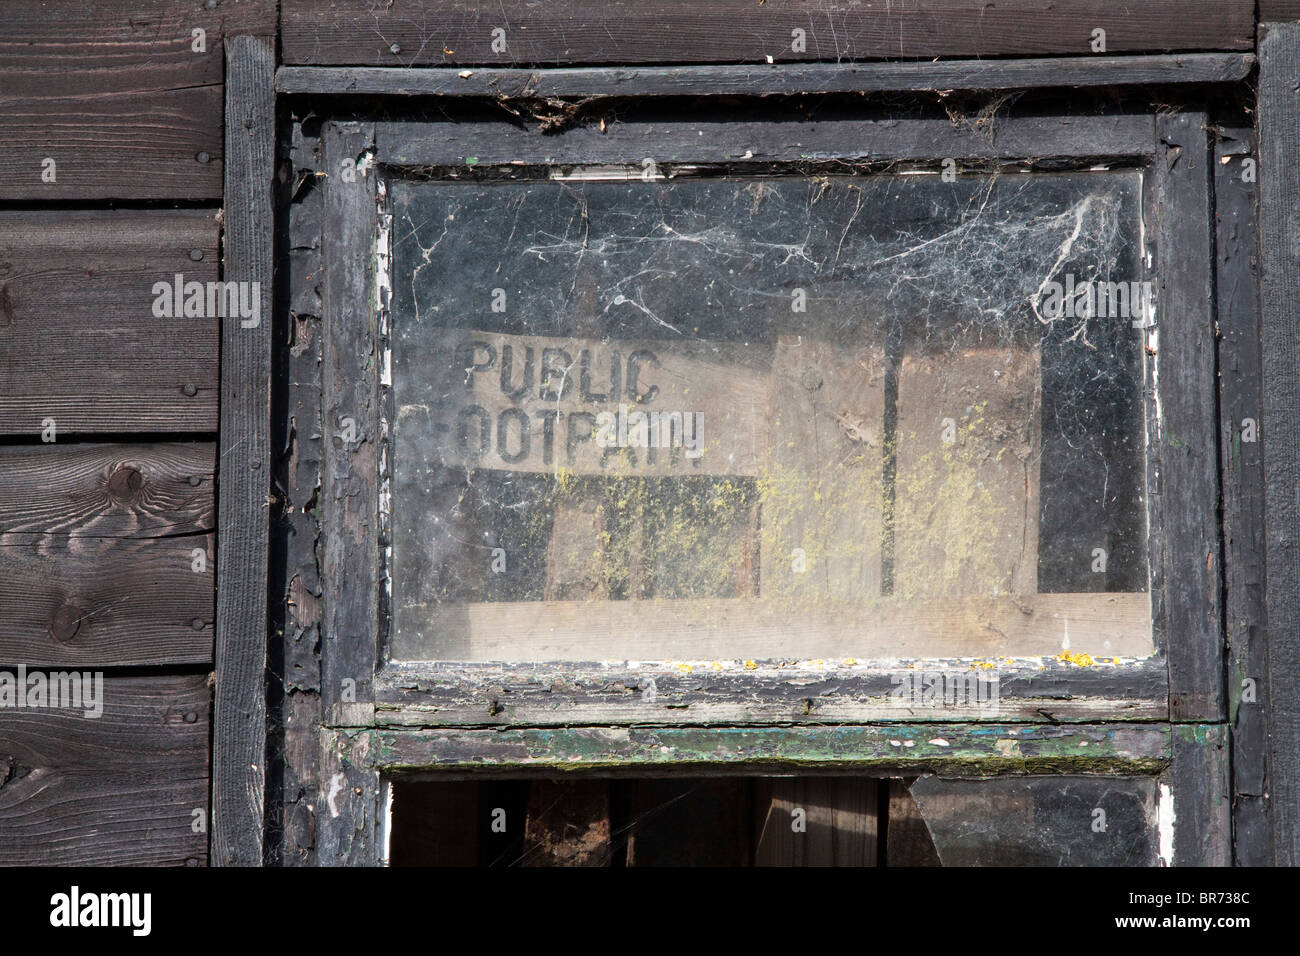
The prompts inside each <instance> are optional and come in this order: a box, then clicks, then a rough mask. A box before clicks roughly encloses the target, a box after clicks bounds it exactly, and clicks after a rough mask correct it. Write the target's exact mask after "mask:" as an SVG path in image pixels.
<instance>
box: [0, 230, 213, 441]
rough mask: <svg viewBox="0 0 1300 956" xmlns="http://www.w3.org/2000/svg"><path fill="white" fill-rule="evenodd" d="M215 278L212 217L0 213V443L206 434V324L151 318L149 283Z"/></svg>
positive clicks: (209, 398)
mask: <svg viewBox="0 0 1300 956" xmlns="http://www.w3.org/2000/svg"><path fill="white" fill-rule="evenodd" d="M177 274H182V275H183V276H184V277H185V281H191V280H193V281H198V282H205V283H206V282H209V281H212V280H214V279H216V278H217V222H216V219H215V217H214V214H213V213H212V212H208V211H202V210H170V211H161V210H160V211H156V212H154V211H150V212H125V211H122V212H70V211H50V212H45V213H40V212H4V211H0V352H3V354H4V356H5V360H4V362H3V363H0V434H8V435H24V436H28V437H30V438H31V440H32V441H37V440H39V439H40V436H41V432H42V430H43V428H44V427H45V426H44V425H43V424H42V422H43V421H44V420H45V419H47V418H50V419H53V420H54V422H55V426H56V429H57V435H56V437H57V436H66V435H68V434H71V433H75V432H129V431H134V432H165V431H182V432H204V431H215V430H216V426H217V362H218V339H217V336H218V331H217V321H216V320H215V319H207V318H171V319H167V318H161V319H160V318H157V317H155V316H154V314H153V305H154V301H155V298H156V296H155V295H154V293H153V291H152V290H153V286H154V283H156V282H168V283H174V281H175V276H176V275H177Z"/></svg>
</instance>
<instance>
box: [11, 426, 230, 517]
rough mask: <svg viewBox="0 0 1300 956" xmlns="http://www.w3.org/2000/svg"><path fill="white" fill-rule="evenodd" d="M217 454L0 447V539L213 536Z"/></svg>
mask: <svg viewBox="0 0 1300 956" xmlns="http://www.w3.org/2000/svg"><path fill="white" fill-rule="evenodd" d="M216 453H217V449H216V446H215V445H213V444H210V443H206V442H202V443H200V442H195V443H191V444H158V445H59V444H52V445H36V446H23V445H11V446H8V447H0V487H3V488H4V495H3V496H0V536H2V535H6V534H12V533H13V532H28V533H37V532H40V533H45V534H58V535H67V536H69V537H100V538H152V537H162V536H165V535H175V534H193V533H195V532H199V531H212V530H214V527H215V524H216V497H215V494H214V492H215V481H214V478H215V471H214V469H215V466H216Z"/></svg>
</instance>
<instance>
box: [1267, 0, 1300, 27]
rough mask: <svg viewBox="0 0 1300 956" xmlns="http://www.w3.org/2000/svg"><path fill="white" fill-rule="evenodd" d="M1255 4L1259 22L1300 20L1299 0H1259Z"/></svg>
mask: <svg viewBox="0 0 1300 956" xmlns="http://www.w3.org/2000/svg"><path fill="white" fill-rule="evenodd" d="M1257 6H1258V19H1259V22H1260V23H1271V22H1274V21H1286V20H1300V0H1259V2H1258V4H1257Z"/></svg>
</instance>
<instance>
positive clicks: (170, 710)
mask: <svg viewBox="0 0 1300 956" xmlns="http://www.w3.org/2000/svg"><path fill="white" fill-rule="evenodd" d="M103 697H104V712H103V714H102V715H101V716H100V717H98V718H93V719H92V718H87V717H85V716H84V715H83V714H82V713H81V712H80V711H67V710H57V711H56V710H35V709H31V710H16V709H10V708H3V709H0V832H3V833H4V839H0V865H5V866H12V865H15V864H26V865H32V864H47V865H48V864H57V865H61V866H86V865H113V866H147V865H172V866H185V865H191V866H193V865H202V864H204V863H206V861H207V834H206V830H207V824H208V710H209V700H210V691H209V689H208V680H207V675H204V674H198V675H192V676H184V677H110V678H105V680H104V683H103ZM196 814H197V815H196Z"/></svg>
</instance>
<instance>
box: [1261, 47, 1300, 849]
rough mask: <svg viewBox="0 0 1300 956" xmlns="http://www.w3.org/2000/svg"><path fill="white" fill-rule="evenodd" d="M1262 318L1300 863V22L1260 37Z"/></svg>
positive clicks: (1274, 782) (1280, 751) (1277, 673)
mask: <svg viewBox="0 0 1300 956" xmlns="http://www.w3.org/2000/svg"><path fill="white" fill-rule="evenodd" d="M1259 50H1260V83H1259V109H1258V113H1257V128H1258V130H1259V159H1260V162H1259V166H1260V181H1259V199H1260V202H1259V210H1260V221H1259V228H1260V243H1259V247H1260V327H1261V329H1262V340H1261V354H1262V355H1263V386H1262V391H1263V395H1264V411H1263V430H1262V434H1263V440H1264V528H1265V544H1266V552H1267V553H1266V556H1265V562H1266V565H1267V588H1266V602H1267V615H1268V668H1269V684H1268V689H1267V691H1266V692H1265V694H1264V695H1263V699H1264V701H1265V704H1264V707H1265V719H1266V720H1267V722H1268V732H1269V737H1270V747H1271V750H1270V753H1269V776H1270V778H1271V779H1270V793H1271V803H1272V811H1271V812H1272V817H1273V834H1274V839H1275V841H1276V843H1275V848H1274V853H1275V857H1274V862H1275V863H1276V864H1277V865H1279V866H1295V865H1297V864H1298V863H1300V697H1297V695H1296V693H1295V687H1296V681H1297V680H1300V500H1297V496H1296V489H1297V488H1298V487H1300V301H1297V299H1296V294H1295V290H1296V287H1297V283H1300V220H1297V217H1296V214H1295V210H1296V209H1297V208H1298V207H1300V167H1298V166H1297V164H1296V156H1297V155H1298V154H1300V110H1297V104H1296V93H1295V82H1296V79H1295V78H1296V76H1300V25H1295V24H1287V25H1285V26H1270V27H1268V28H1266V29H1265V30H1263V31H1262V33H1261V37H1260V44H1259Z"/></svg>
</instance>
